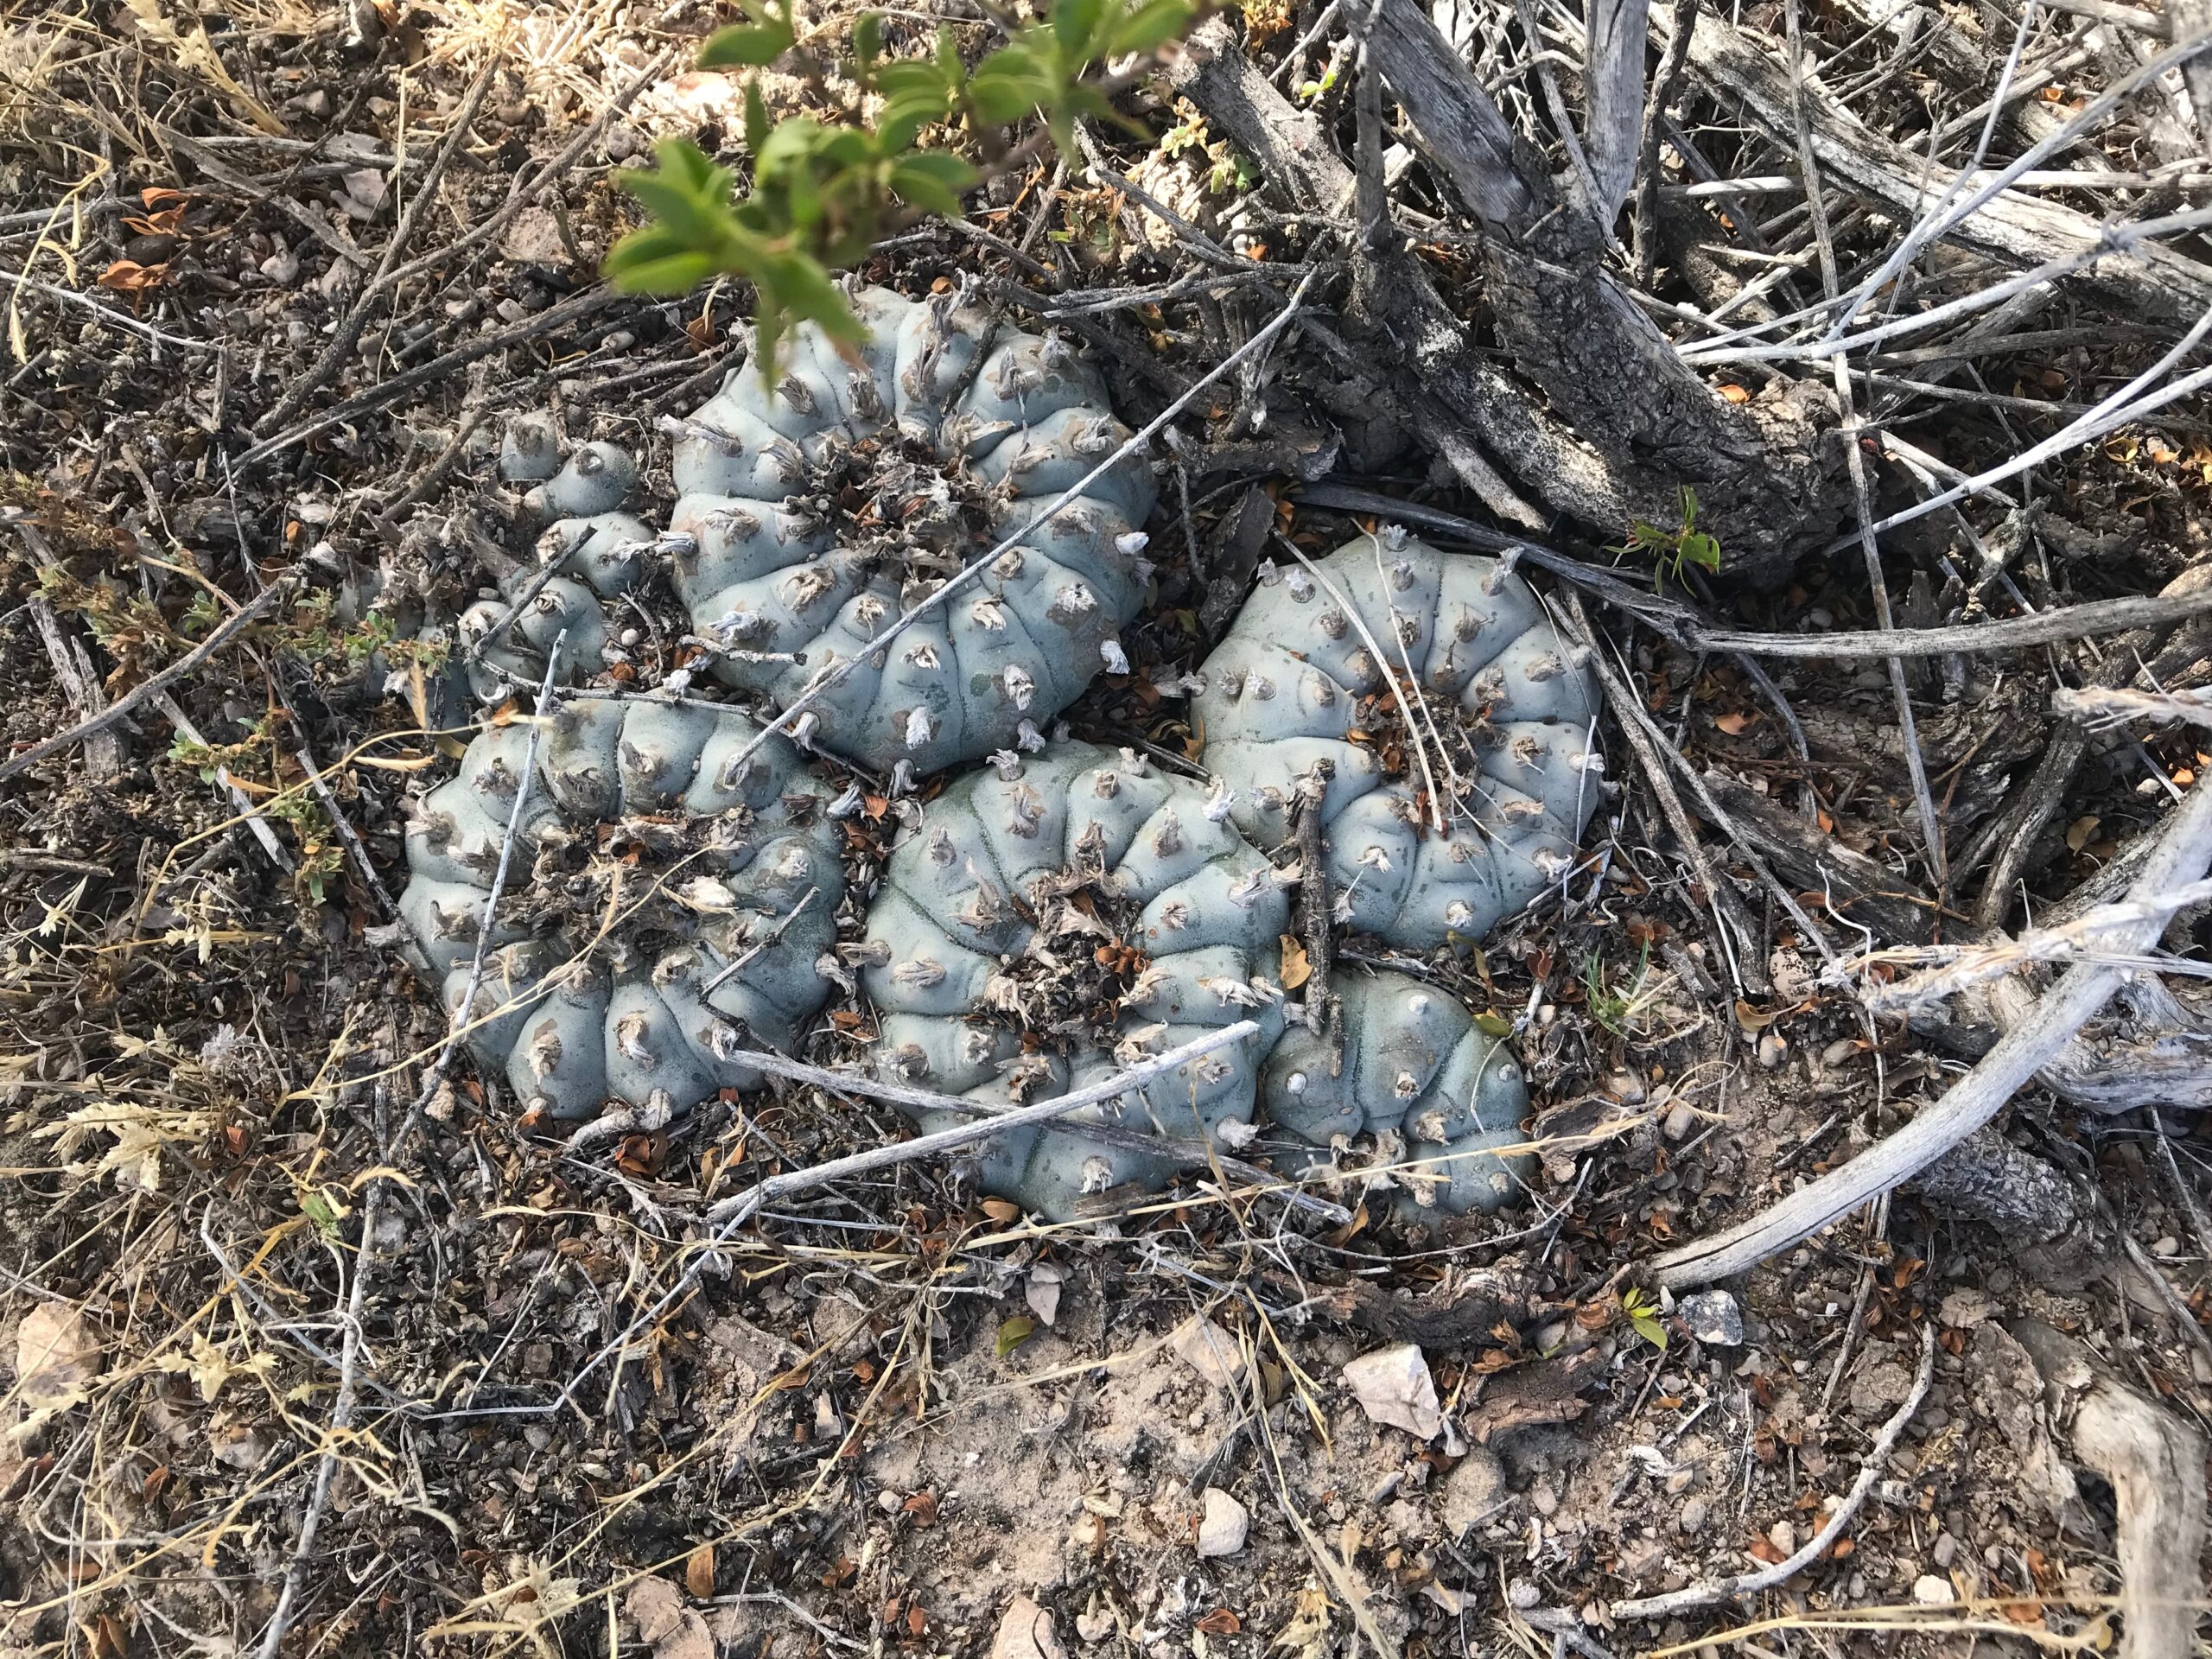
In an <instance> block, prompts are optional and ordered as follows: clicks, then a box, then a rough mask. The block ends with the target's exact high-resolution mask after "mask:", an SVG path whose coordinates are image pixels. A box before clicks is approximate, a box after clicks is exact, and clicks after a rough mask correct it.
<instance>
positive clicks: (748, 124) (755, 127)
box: [745, 80, 768, 156]
mask: <svg viewBox="0 0 2212 1659" xmlns="http://www.w3.org/2000/svg"><path fill="white" fill-rule="evenodd" d="M745 147H746V149H748V150H750V151H751V152H752V153H753V155H754V156H758V155H760V152H761V151H762V150H764V149H766V148H767V147H768V106H767V105H766V104H764V103H762V102H761V101H760V83H759V82H757V81H753V80H747V82H746V83H745Z"/></svg>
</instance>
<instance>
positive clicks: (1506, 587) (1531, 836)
mask: <svg viewBox="0 0 2212 1659" xmlns="http://www.w3.org/2000/svg"><path fill="white" fill-rule="evenodd" d="M1204 678H1205V689H1204V690H1201V691H1200V692H1199V693H1198V696H1197V697H1196V699H1195V701H1194V715H1195V719H1196V721H1197V724H1198V730H1199V731H1200V732H1202V733H1203V734H1204V735H1205V754H1204V756H1203V761H1204V764H1205V766H1206V767H1207V768H1208V769H1209V770H1211V772H1214V773H1215V774H1216V775H1217V776H1218V777H1220V778H1221V779H1223V780H1224V781H1225V782H1226V783H1227V784H1228V785H1230V788H1232V789H1233V790H1234V791H1236V803H1237V804H1236V817H1237V823H1238V824H1239V825H1240V826H1241V827H1242V828H1243V829H1244V831H1245V833H1246V834H1247V835H1249V836H1251V837H1252V838H1253V839H1254V840H1255V842H1258V843H1259V844H1260V845H1261V846H1263V847H1273V846H1275V845H1277V844H1278V843H1280V842H1283V841H1284V840H1286V839H1287V838H1288V837H1289V836H1290V835H1291V833H1292V826H1293V814H1294V810H1297V808H1298V803H1299V801H1300V798H1301V797H1302V796H1306V797H1311V798H1313V800H1314V802H1315V803H1316V805H1317V808H1318V810H1319V813H1320V815H1321V820H1322V824H1323V845H1324V849H1325V856H1326V858H1327V860H1328V866H1329V875H1330V883H1331V887H1332V892H1333V893H1335V895H1336V905H1337V917H1336V919H1337V920H1338V922H1340V923H1343V924H1344V925H1349V926H1350V927H1351V929H1353V930H1354V931H1357V932H1363V933H1370V934H1374V935H1376V936H1378V937H1380V938H1383V939H1384V940H1386V941H1388V942H1389V943H1390V944H1395V945H1397V946H1399V947H1400V948H1402V949H1405V950H1430V949H1433V948H1434V947H1436V946H1438V945H1441V944H1446V943H1448V942H1451V941H1453V940H1458V941H1460V942H1463V943H1470V944H1471V943H1472V942H1474V941H1475V940H1477V939H1479V938H1482V936H1483V935H1484V934H1485V933H1487V932H1488V931H1490V930H1491V927H1492V926H1494V925H1496V924H1497V922H1498V921H1500V920H1501V919H1503V918H1504V917H1506V916H1508V915H1510V914H1511V913H1512V912H1515V911H1516V910H1518V909H1519V908H1521V906H1523V905H1524V904H1526V903H1527V902H1528V901H1529V899H1531V898H1533V897H1535V895H1536V894H1537V893H1540V892H1541V891H1542V890H1543V888H1544V887H1545V886H1546V884H1547V883H1548V882H1550V881H1553V880H1556V879H1557V878H1558V877H1559V876H1560V874H1562V873H1563V872H1564V871H1565V870H1566V868H1567V861H1568V860H1569V859H1570V857H1571V856H1572V855H1573V850H1574V846H1575V842H1576V841H1577V839H1578V838H1579V837H1580V835H1581V832H1582V827H1583V825H1584V824H1585V823H1587V822H1588V820H1589V816H1590V812H1591V810H1592V808H1593V807H1594V806H1595V804H1596V802H1597V798H1598V782H1599V779H1598V773H1599V770H1600V767H1601V764H1602V763H1601V761H1600V760H1599V756H1598V754H1597V752H1596V748H1595V745H1594V742H1593V740H1592V728H1593V724H1594V721H1595V720H1596V715H1597V706H1598V705H1597V697H1596V692H1595V689H1594V685H1593V682H1592V677H1591V675H1590V671H1589V669H1588V666H1587V664H1586V662H1584V661H1583V660H1582V659H1581V658H1580V656H1579V655H1578V653H1577V652H1575V651H1574V650H1573V649H1571V648H1570V647H1569V646H1568V645H1567V644H1566V642H1565V641H1564V640H1562V639H1560V635H1559V633H1558V631H1557V630H1556V629H1555V628H1554V626H1553V624H1552V622H1551V620H1550V618H1549V617H1548V615H1546V613H1545V612H1544V609H1543V607H1542V605H1541V602H1540V601H1538V600H1537V598H1536V596H1535V594H1534V593H1533V592H1532V591H1531V590H1530V589H1529V585H1528V584H1527V583H1526V582H1523V581H1522V580H1521V578H1520V577H1519V576H1518V575H1515V574H1514V572H1513V571H1512V569H1510V565H1509V564H1508V563H1507V562H1505V561H1503V560H1498V559H1491V558H1485V557H1481V556H1477V555H1473V554H1461V553H1445V552H1441V551H1440V550H1437V549H1436V548H1433V547H1431V546H1429V545H1428V544H1427V543H1425V542H1422V541H1419V540H1417V539H1415V538H1414V537H1410V536H1408V535H1405V534H1404V533H1402V532H1401V531H1395V530H1386V531H1384V532H1383V534H1382V535H1381V536H1380V537H1373V536H1363V537H1358V538H1357V539H1356V540H1354V541H1352V542H1350V543H1346V544H1345V545H1344V546H1343V547H1341V548H1339V549H1338V550H1336V551H1335V552H1334V553H1332V554H1330V555H1329V556H1327V557H1325V558H1323V559H1320V560H1318V561H1315V562H1313V563H1312V564H1311V566H1310V567H1307V566H1305V565H1301V566H1300V567H1299V568H1296V569H1291V570H1289V571H1287V572H1281V573H1275V572H1270V573H1269V575H1268V578H1267V579H1266V580H1265V581H1263V582H1262V585H1261V586H1260V588H1258V590H1257V591H1256V592H1255V593H1254V594H1253V595H1252V598H1251V600H1250V601H1249V602H1248V603H1247V604H1246V605H1245V607H1244V608H1243V612H1242V613H1239V614H1238V616H1237V618H1236V622H1235V623H1234V624H1233V625H1232V626H1230V631H1229V633H1228V634H1227V636H1226V637H1225V638H1224V639H1223V640H1222V642H1221V644H1220V645H1219V646H1218V647H1217V649H1216V650H1215V652H1214V653H1213V655H1212V656H1211V657H1210V658H1207V660H1206V664H1205V671H1204Z"/></svg>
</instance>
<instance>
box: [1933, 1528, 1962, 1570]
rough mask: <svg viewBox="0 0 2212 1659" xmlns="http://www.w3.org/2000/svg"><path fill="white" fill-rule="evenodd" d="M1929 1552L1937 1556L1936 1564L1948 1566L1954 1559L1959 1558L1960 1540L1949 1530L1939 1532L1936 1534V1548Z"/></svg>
mask: <svg viewBox="0 0 2212 1659" xmlns="http://www.w3.org/2000/svg"><path fill="white" fill-rule="evenodd" d="M1929 1553H1930V1554H1933V1555H1934V1556H1935V1557H1936V1566H1938V1567H1949V1566H1950V1565H1951V1563H1952V1562H1953V1561H1955V1560H1958V1559H1959V1541H1958V1540H1957V1539H1955V1538H1954V1537H1953V1536H1951V1535H1950V1534H1949V1533H1948V1532H1944V1533H1938V1534H1937V1535H1936V1548H1934V1550H1932V1551H1931V1552H1929Z"/></svg>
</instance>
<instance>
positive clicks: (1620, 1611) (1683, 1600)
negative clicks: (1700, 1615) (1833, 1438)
mask: <svg viewBox="0 0 2212 1659" xmlns="http://www.w3.org/2000/svg"><path fill="white" fill-rule="evenodd" d="M1935 1374H1936V1325H1935V1322H1934V1321H1933V1320H1929V1321H1928V1322H1926V1323H1924V1324H1923V1325H1921V1327H1920V1370H1919V1372H1918V1373H1917V1374H1916V1376H1914V1377H1913V1379H1912V1392H1911V1393H1910V1394H1908V1395H1905V1399H1904V1404H1903V1405H1901V1406H1899V1407H1898V1408H1897V1412H1896V1414H1894V1415H1893V1416H1891V1419H1890V1421H1888V1422H1886V1423H1884V1424H1883V1425H1882V1432H1881V1433H1879V1434H1878V1435H1877V1436H1876V1437H1875V1440H1874V1445H1873V1447H1872V1450H1870V1451H1869V1452H1867V1453H1866V1462H1865V1463H1864V1464H1862V1465H1859V1478H1858V1479H1856V1480H1854V1481H1853V1482H1852V1483H1851V1491H1849V1493H1847V1495H1846V1496H1845V1497H1844V1500H1843V1502H1842V1503H1839V1504H1837V1505H1836V1507H1835V1510H1834V1513H1832V1514H1831V1515H1830V1516H1828V1518H1827V1524H1826V1525H1824V1526H1823V1527H1821V1529H1820V1530H1819V1531H1818V1532H1816V1533H1815V1534H1814V1535H1812V1537H1811V1538H1809V1539H1808V1540H1807V1541H1806V1542H1805V1544H1804V1545H1803V1546H1802V1548H1800V1549H1798V1551H1797V1552H1796V1554H1793V1555H1790V1556H1789V1557H1788V1558H1787V1559H1785V1560H1779V1561H1777V1562H1775V1563H1774V1564H1773V1565H1772V1566H1771V1567H1761V1568H1760V1569H1759V1570H1758V1572H1756V1573H1732V1574H1731V1575H1730V1576H1729V1577H1727V1578H1725V1579H1714V1580H1710V1581H1708V1582H1707V1583H1704V1584H1692V1585H1686V1586H1683V1587H1682V1588H1681V1589H1680V1590H1672V1591H1669V1592H1667V1593H1666V1594H1665V1595H1663V1596H1645V1597H1643V1598H1641V1599H1637V1600H1633V1601H1617V1602H1615V1603H1614V1604H1613V1617H1614V1618H1667V1617H1668V1616H1669V1615H1670V1614H1673V1613H1684V1612H1688V1611H1689V1610H1690V1609H1691V1608H1693V1607H1706V1606H1710V1605H1712V1604H1713V1603H1714V1602H1716V1601H1726V1600H1729V1599H1732V1598H1733V1597H1737V1596H1753V1595H1757V1594H1758V1592H1760V1591H1762V1590H1771V1589H1773V1588H1774V1586H1776V1585H1777V1584H1786V1583H1788V1582H1789V1580H1791V1579H1792V1578H1794V1577H1795V1576H1796V1574H1798V1573H1802V1572H1803V1571H1804V1570H1805V1569H1806V1568H1807V1567H1810V1566H1811V1565H1812V1564H1813V1563H1814V1562H1815V1561H1817V1560H1820V1559H1821V1556H1823V1555H1825V1554H1827V1552H1828V1549H1829V1547H1830V1546H1831V1545H1833V1544H1834V1542H1835V1541H1836V1540H1837V1539H1838V1538H1839V1537H1840V1536H1842V1535H1843V1529H1845V1528H1846V1527H1847V1526H1849V1525H1850V1524H1851V1518H1852V1517H1853V1516H1855V1515H1857V1514H1858V1513H1859V1510H1860V1508H1861V1507H1862V1506H1863V1505H1864V1504H1865V1503H1866V1495H1867V1494H1868V1493H1869V1492H1871V1491H1873V1490H1874V1483H1875V1482H1876V1481H1878V1480H1879V1479H1880V1478H1882V1475H1883V1473H1884V1471H1885V1470H1886V1469H1887V1467H1888V1465H1889V1460H1890V1453H1891V1452H1894V1451H1895V1450H1896V1449H1897V1441H1898V1440H1899V1439H1900V1438H1902V1437H1903V1435H1904V1430H1905V1425H1906V1424H1908V1423H1910V1421H1912V1416H1913V1414H1914V1413H1915V1412H1916V1411H1918V1410H1919V1409H1920V1402H1922V1401H1923V1400H1924V1399H1926V1398H1927V1397H1928V1383H1929V1378H1931V1377H1933V1376H1935Z"/></svg>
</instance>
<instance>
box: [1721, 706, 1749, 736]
mask: <svg viewBox="0 0 2212 1659" xmlns="http://www.w3.org/2000/svg"><path fill="white" fill-rule="evenodd" d="M1756 721H1758V715H1753V714H1746V713H1745V712H1744V711H1743V710H1741V709H1738V710H1737V711H1736V712H1735V713H1733V714H1727V715H1720V716H1719V718H1718V719H1716V720H1715V721H1713V724H1714V725H1715V726H1718V727H1719V728H1720V729H1721V730H1722V731H1724V732H1726V733H1727V734H1728V735H1729V736H1731V737H1741V736H1742V735H1743V734H1745V732H1747V731H1749V730H1751V727H1752V725H1753V724H1754V723H1755V722H1756Z"/></svg>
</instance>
